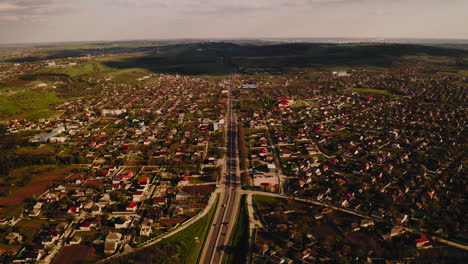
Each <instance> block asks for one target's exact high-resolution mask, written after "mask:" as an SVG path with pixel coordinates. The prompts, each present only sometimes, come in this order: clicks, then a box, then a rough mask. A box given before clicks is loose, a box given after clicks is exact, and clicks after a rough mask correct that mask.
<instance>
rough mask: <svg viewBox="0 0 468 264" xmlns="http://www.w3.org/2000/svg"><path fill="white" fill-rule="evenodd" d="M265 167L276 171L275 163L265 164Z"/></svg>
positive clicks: (270, 170)
mask: <svg viewBox="0 0 468 264" xmlns="http://www.w3.org/2000/svg"><path fill="white" fill-rule="evenodd" d="M267 168H268V171H269V172H276V166H275V164H267Z"/></svg>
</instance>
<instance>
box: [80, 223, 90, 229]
mask: <svg viewBox="0 0 468 264" xmlns="http://www.w3.org/2000/svg"><path fill="white" fill-rule="evenodd" d="M91 225H92V223H91V222H88V221H85V222H83V224H81V226H80V230H81V231H90V230H91Z"/></svg>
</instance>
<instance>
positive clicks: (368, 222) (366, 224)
mask: <svg viewBox="0 0 468 264" xmlns="http://www.w3.org/2000/svg"><path fill="white" fill-rule="evenodd" d="M373 225H374V221H372V220H369V219H362V220H361V227H364V228H366V227H369V226H373Z"/></svg>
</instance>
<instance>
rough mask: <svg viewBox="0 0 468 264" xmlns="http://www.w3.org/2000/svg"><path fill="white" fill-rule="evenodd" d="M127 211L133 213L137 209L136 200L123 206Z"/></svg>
mask: <svg viewBox="0 0 468 264" xmlns="http://www.w3.org/2000/svg"><path fill="white" fill-rule="evenodd" d="M125 210H126V211H127V212H132V213H135V212H136V211H137V210H138V204H137V203H136V202H131V203H129V204H128V205H127V207H126V208H125Z"/></svg>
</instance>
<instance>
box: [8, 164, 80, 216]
mask: <svg viewBox="0 0 468 264" xmlns="http://www.w3.org/2000/svg"><path fill="white" fill-rule="evenodd" d="M74 168H76V166H67V167H56V166H32V167H26V168H21V169H17V170H15V171H12V172H11V173H10V177H12V178H17V177H23V181H25V185H24V186H21V187H12V188H9V189H8V193H7V194H6V196H5V197H1V198H0V207H1V209H0V214H2V215H4V216H8V215H11V214H12V213H15V212H18V210H21V209H22V207H21V205H23V203H24V200H25V199H27V198H32V197H33V196H35V195H39V194H41V193H43V192H44V191H46V190H47V188H49V186H51V185H52V184H53V183H54V181H56V180H59V179H63V178H64V177H66V176H67V175H68V174H69V173H70V171H71V170H73V169H74ZM26 179H27V180H26ZM5 191H6V190H5Z"/></svg>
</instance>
